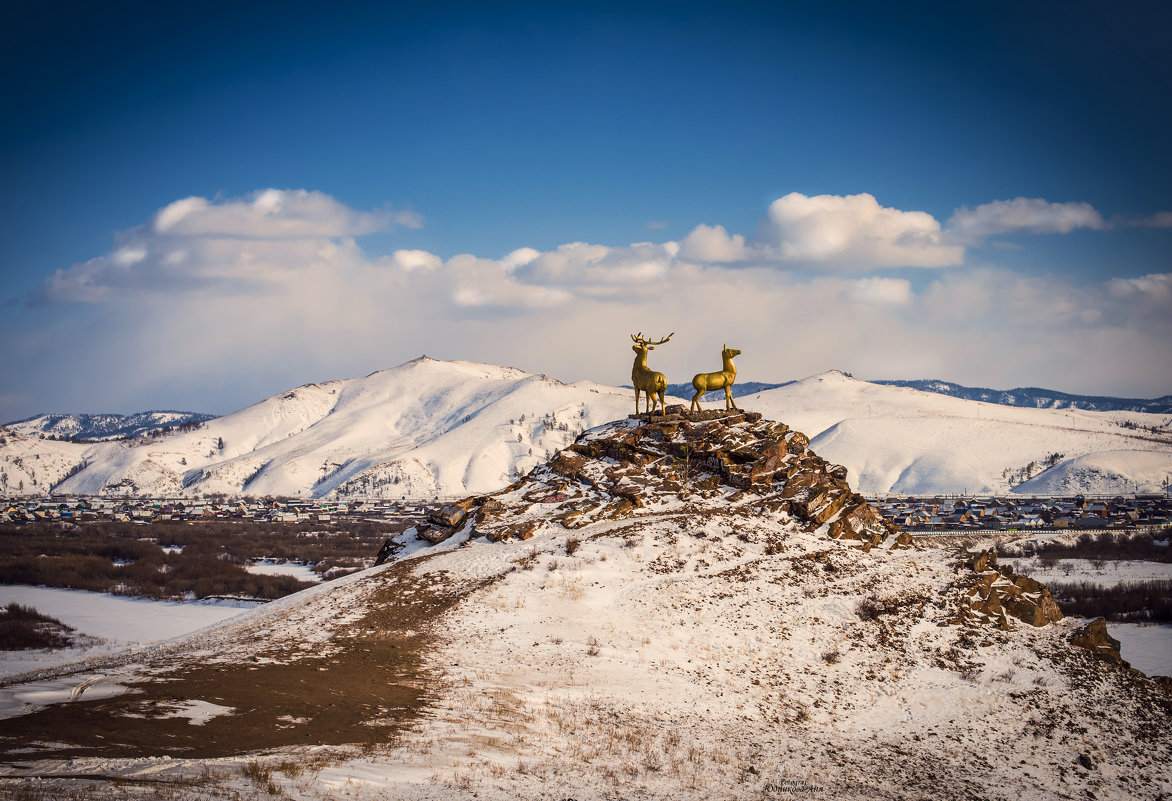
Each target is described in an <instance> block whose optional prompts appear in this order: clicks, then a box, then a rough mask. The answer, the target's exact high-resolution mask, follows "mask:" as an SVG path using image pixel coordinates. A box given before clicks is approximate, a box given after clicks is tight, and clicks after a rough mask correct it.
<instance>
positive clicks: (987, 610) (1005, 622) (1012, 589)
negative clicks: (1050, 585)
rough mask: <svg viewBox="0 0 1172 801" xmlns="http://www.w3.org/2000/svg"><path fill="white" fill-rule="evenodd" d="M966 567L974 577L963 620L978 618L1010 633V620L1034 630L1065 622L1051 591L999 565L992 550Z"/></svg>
mask: <svg viewBox="0 0 1172 801" xmlns="http://www.w3.org/2000/svg"><path fill="white" fill-rule="evenodd" d="M965 566H966V567H967V568H968V569H970V570H971V571H972V572H973V573H974V574H975V576H974V577H973V578H972V579H971V580H970V583H969V588H968V590H967V593H966V596H967V602H966V603H967V610H966V611H965V612H964V614H963V615H962V617H963V619H964V620H966V621H968V620H971V619H972V615H973V614H975V615H977V616H981V617H983V618H985V619H987V620H988V621H991V622H993V623H995V624H996V625H997V626H998V627H999V628H1002V629H1009V628H1012V626H1011V625H1010V622H1009V618H1010V617H1015V618H1017V619H1018V620H1020V621H1022V622H1023V623H1028V624H1030V625H1031V626H1044V625H1046V624H1047V623H1053V622H1055V621H1058V620H1061V619H1062V617H1063V615H1062V610H1061V609H1059V608H1058V604H1057V602H1055V600H1054V598H1053V597H1052V596H1051V595H1050V591H1049V590H1048V589H1046V587H1045V586H1044V585H1042V584H1040V583H1039V582H1037V581H1034V580H1033V579H1031V578H1029V577H1028V576H1020V575H1018V574H1016V573H1014V572H1013V571H1012V570H1010V569H1009V568H1008V567H1007V566H1005V565H998V564H997V553H996V552H995V551H993V550H991V549H990V550H986V551H982V552H981V553H978V554H975V555H973V556H972V557H970V558H969V559H968V560H967V562H966V565H965Z"/></svg>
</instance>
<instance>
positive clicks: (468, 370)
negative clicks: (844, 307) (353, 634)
mask: <svg viewBox="0 0 1172 801" xmlns="http://www.w3.org/2000/svg"><path fill="white" fill-rule="evenodd" d="M746 386H750V385H749V384H746ZM679 400H683V401H685V402H686V401H687V397H684V398H680V399H679ZM738 401H739V403H740V405H743V406H745V407H746V408H747V409H749V410H750V411H759V412H763V413H765V414H766V415H767V416H769V417H771V418H772V419H775V420H779V421H784V422H786V423H788V424H791V425H793V426H795V427H796V428H799V429H800V430H803V431H807V432H809V434H810V436H811V437H812V438H814V439H815V440H816V442H817V447H818V448H820V449H821V450H822V451H825V452H826V453H827V455H828V457H831V458H833V459H834V461H836V462H838V463H839V464H842V465H844V466H846V467H847V469H848V471H849V473H850V474H851V476H852V479H851V480H852V481H853V482H856V483H857V484H858V486H859V487H860V488H861V490H862V491H863V492H866V493H868V494H883V493H925V492H942V493H962V492H966V491H967V492H969V493H986V494H992V493H1003V492H1010V491H1021V492H1026V491H1036V492H1041V491H1042V489H1041V488H1042V487H1047V486H1048V487H1052V488H1053V489H1054V491H1061V492H1068V491H1072V490H1074V491H1083V492H1092V493H1101V492H1106V493H1112V494H1118V493H1120V492H1122V493H1130V492H1133V491H1145V492H1151V491H1159V490H1160V488H1161V487H1162V486H1163V484H1164V482H1165V481H1166V480H1167V477H1168V476H1169V475H1172V426H1170V422H1172V421H1169V420H1168V419H1167V418H1165V417H1161V416H1158V415H1152V414H1145V413H1139V412H1124V411H1084V410H1078V409H1048V408H1047V409H1037V408H1029V407H1011V406H1002V405H997V404H989V403H980V402H975V401H970V400H965V399H963V398H954V397H949V396H947V395H941V394H937V393H930V392H923V391H919V390H916V389H912V388H907V387H897V386H886V385H882V384H876V383H873V382H866V381H860V380H858V379H855V378H853V377H852V376H850V375H848V374H846V373H843V372H841V371H837V370H831V371H827V372H825V373H822V374H819V375H815V376H810V377H808V378H804V379H801V380H800V381H794V382H790V383H787V384H784V385H781V386H776V387H773V388H771V389H767V390H763V391H759V392H756V393H752V394H748V395H741V396H739V397H738ZM716 403H717V404H718V405H719V406H723V398H721V399H720V400H718V401H717V402H716ZM632 405H633V393H632V392H631V391H630V390H623V389H620V388H616V387H606V386H604V385H600V384H597V383H594V382H590V381H578V382H574V383H571V384H566V383H563V382H561V381H558V380H556V379H553V378H550V377H548V376H543V375H537V374H530V373H526V372H525V371H523V370H520V369H518V368H515V367H502V366H497V365H485V364H479V363H475V362H460V361H453V362H447V361H440V360H436V359H431V358H428V357H420V358H419V359H415V360H412V361H410V362H406V363H404V364H402V365H398V366H396V367H392V368H387V369H385V370H378V371H375V372H373V373H370V374H369V375H367V376H365V377H362V378H349V379H336V380H332V381H325V382H321V383H310V384H304V385H302V386H300V387H296V388H293V389H290V390H287V391H284V392H279V393H276V394H274V395H272V396H270V397H268V398H265V399H263V400H261V401H259V402H258V403H255V404H253V405H251V406H248V407H245V408H244V409H240V410H237V411H235V412H232V413H231V414H228V415H224V416H222V417H218V418H212V419H210V420H207V421H204V422H202V423H200V424H198V426H192V427H189V428H187V429H185V430H184V429H180V430H172V431H170V432H168V433H160V434H158V435H156V436H140V437H138V438H135V439H130V440H120V441H111V442H91V443H78V442H64V441H55V440H48V439H40V438H39V437H38V436H30V435H26V434H21V433H20V432H18V431H12V430H9V429H5V430H4V432H3V435H2V436H0V494H4V495H39V494H44V493H47V492H55V493H59V494H74V495H105V496H116V497H121V496H154V497H179V496H191V495H196V494H201V495H202V494H220V493H223V494H227V495H245V494H247V495H253V496H264V495H273V496H285V497H296V496H301V497H306V498H308V497H332V498H338V499H346V498H386V499H412V500H429V499H434V498H436V497H445V498H453V497H461V496H463V495H466V494H468V493H485V492H491V491H494V490H496V489H499V488H500V487H502V486H505V485H507V484H509V483H510V482H511V481H513V480H515V479H516V478H517V477H518V476H520V475H523V474H524V473H526V472H527V471H528V470H530V469H532V468H533V467H534V466H535V465H537V464H540V463H542V462H543V461H544V460H545V459H547V458H549V457H550V456H552V455H553V454H554V453H555V452H557V451H558V450H560V449H562V448H565V447H567V446H568V445H570V443H571V442H572V441H573V439H574V437H575V436H577V434H578V433H580V432H582V431H584V430H585V429H587V428H590V427H593V426H596V425H600V424H602V423H605V422H608V421H611V420H615V419H620V418H622V417H624V416H625V415H627V414H629V413H630V412H631V411H632ZM942 454H947V455H948V456H947V457H945V456H943V455H942ZM1077 459H1082V461H1081V462H1079V463H1078V464H1074V463H1073V461H1072V460H1077ZM1043 468H1045V472H1044V471H1043Z"/></svg>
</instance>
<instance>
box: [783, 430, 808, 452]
mask: <svg viewBox="0 0 1172 801" xmlns="http://www.w3.org/2000/svg"><path fill="white" fill-rule="evenodd" d="M786 445H787V447H788V448H789V452H790V453H792V454H795V455H797V456H801V455H802V454H803V453H805V452H806V450H807V449H808V448H809V447H810V438H809V437H807V436H806V435H805V434H803V433H802V432H800V431H794V432H792V433H791V434H790V435H789V436H788V437H786Z"/></svg>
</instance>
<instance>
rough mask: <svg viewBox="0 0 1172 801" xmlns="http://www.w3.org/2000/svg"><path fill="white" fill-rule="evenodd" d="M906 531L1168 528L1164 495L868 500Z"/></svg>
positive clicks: (1171, 521)
mask: <svg viewBox="0 0 1172 801" xmlns="http://www.w3.org/2000/svg"><path fill="white" fill-rule="evenodd" d="M868 500H869V501H870V502H871V503H872V504H874V505H875V506H876V507H877V508H878V509H879V510H880V511H881V512H882V514H883V516H884V517H885V518H887V519H888V520H890V521H891V522H893V523H895V524H896V525H898V526H900V527H901V528H903V529H904V530H905V531H911V532H946V533H947V532H965V531H1025V532H1028V531H1062V530H1067V529H1078V530H1112V529H1121V530H1128V529H1130V530H1146V531H1154V530H1158V529H1164V528H1168V527H1169V526H1170V525H1172V498H1169V497H1168V495H1167V494H1159V495H1156V494H1151V495H1142V494H1141V495H1132V496H1115V497H1111V498H1087V497H1086V496H1083V495H1075V496H1072V497H1061V498H1029V499H1025V498H1022V499H1016V498H1014V499H1009V498H1004V497H1001V498H998V497H964V496H960V497H958V496H944V497H908V496H904V497H890V496H887V497H883V498H870V499H868Z"/></svg>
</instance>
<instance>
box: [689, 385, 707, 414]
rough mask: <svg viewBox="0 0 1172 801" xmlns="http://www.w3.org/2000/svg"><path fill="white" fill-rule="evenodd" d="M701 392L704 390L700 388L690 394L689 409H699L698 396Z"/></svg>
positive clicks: (695, 410) (694, 410) (696, 410)
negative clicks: (690, 403)
mask: <svg viewBox="0 0 1172 801" xmlns="http://www.w3.org/2000/svg"><path fill="white" fill-rule="evenodd" d="M703 394H704V390H702V389H698V390H696V394H695V395H693V396H692V407H691V411H693V412H698V411H700V396H701V395H703Z"/></svg>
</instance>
